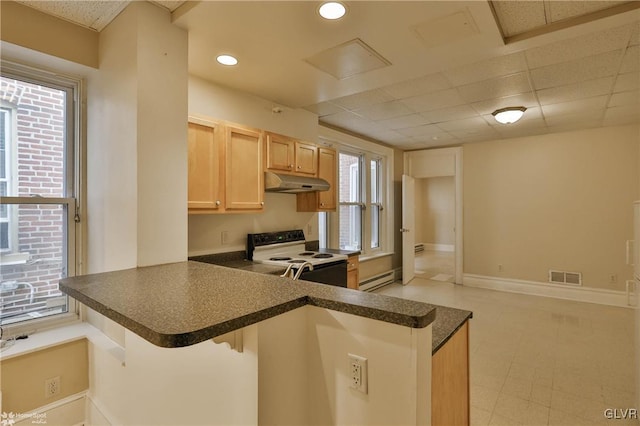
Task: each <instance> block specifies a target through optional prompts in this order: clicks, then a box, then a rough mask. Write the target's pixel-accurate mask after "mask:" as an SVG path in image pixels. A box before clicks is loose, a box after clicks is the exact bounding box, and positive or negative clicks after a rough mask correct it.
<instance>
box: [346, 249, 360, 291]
mask: <svg viewBox="0 0 640 426" xmlns="http://www.w3.org/2000/svg"><path fill="white" fill-rule="evenodd" d="M359 259H360V258H359V257H358V256H357V255H355V256H349V257H348V258H347V288H352V289H354V290H358V289H359V288H360V276H359V272H358V270H359V268H360V260H359Z"/></svg>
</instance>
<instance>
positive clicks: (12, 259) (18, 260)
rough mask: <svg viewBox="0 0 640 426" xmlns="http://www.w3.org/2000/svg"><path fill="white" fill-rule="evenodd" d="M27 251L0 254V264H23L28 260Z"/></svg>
mask: <svg viewBox="0 0 640 426" xmlns="http://www.w3.org/2000/svg"><path fill="white" fill-rule="evenodd" d="M30 256H31V255H30V254H29V253H7V254H2V256H0V266H11V265H24V264H25V263H27V261H28V260H29V257H30Z"/></svg>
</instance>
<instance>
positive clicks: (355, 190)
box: [339, 153, 361, 226]
mask: <svg viewBox="0 0 640 426" xmlns="http://www.w3.org/2000/svg"><path fill="white" fill-rule="evenodd" d="M339 190H340V202H341V203H358V202H360V200H361V198H360V193H361V190H360V157H359V156H358V155H352V154H344V153H340V188H339ZM340 223H342V222H340ZM340 226H342V225H340Z"/></svg>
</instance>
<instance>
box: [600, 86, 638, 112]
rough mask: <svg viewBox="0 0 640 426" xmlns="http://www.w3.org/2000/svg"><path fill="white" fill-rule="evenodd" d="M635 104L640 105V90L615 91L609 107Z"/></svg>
mask: <svg viewBox="0 0 640 426" xmlns="http://www.w3.org/2000/svg"><path fill="white" fill-rule="evenodd" d="M623 105H635V106H636V107H640V91H639V90H634V91H631V92H620V93H614V94H613V95H612V96H611V99H609V105H608V106H609V107H616V106H623ZM639 109H640V108H639Z"/></svg>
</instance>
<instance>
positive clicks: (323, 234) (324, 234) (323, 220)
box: [318, 212, 329, 248]
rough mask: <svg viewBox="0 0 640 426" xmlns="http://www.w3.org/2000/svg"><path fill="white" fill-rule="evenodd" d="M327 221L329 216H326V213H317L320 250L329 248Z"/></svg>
mask: <svg viewBox="0 0 640 426" xmlns="http://www.w3.org/2000/svg"><path fill="white" fill-rule="evenodd" d="M328 219H329V215H328V214H327V212H320V213H318V239H319V244H320V248H328V247H329V227H328V225H327V221H328Z"/></svg>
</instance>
